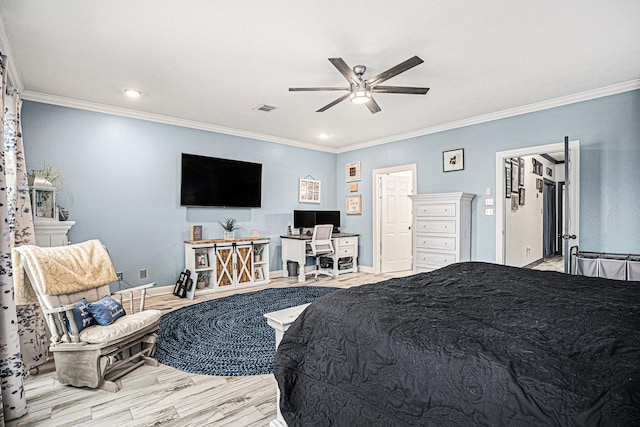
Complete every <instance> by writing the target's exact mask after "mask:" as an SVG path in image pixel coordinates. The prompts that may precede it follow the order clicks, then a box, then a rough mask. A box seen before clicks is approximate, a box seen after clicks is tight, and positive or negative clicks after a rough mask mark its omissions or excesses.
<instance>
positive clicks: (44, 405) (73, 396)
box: [6, 272, 410, 427]
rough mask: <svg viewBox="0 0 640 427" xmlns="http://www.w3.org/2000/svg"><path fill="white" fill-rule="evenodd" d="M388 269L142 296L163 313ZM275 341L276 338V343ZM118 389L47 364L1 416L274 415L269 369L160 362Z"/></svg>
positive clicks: (27, 419)
mask: <svg viewBox="0 0 640 427" xmlns="http://www.w3.org/2000/svg"><path fill="white" fill-rule="evenodd" d="M407 274H410V272H403V273H399V274H398V273H394V274H368V273H350V274H345V275H342V276H339V277H338V278H336V279H333V280H332V279H331V278H329V277H326V278H324V277H321V278H320V280H319V281H318V282H314V281H313V280H308V281H307V282H305V283H304V284H299V283H297V281H296V279H295V278H288V277H286V278H276V279H273V280H272V281H271V283H269V285H265V286H257V287H252V288H245V289H242V290H239V291H236V292H221V293H216V294H209V295H202V296H198V297H196V299H195V300H194V301H190V300H188V299H180V298H177V297H175V296H173V295H156V296H151V297H148V298H147V302H146V305H147V307H148V308H155V309H159V310H162V311H165V312H168V311H171V310H175V309H177V308H180V307H184V306H186V305H190V304H194V303H198V302H202V301H206V300H209V299H213V298H221V297H224V296H228V295H230V294H232V293H238V292H253V291H256V290H259V289H265V288H275V287H287V286H299V285H302V286H305V285H307V286H309V285H310V286H333V287H341V288H348V287H351V286H357V285H362V284H367V283H375V282H379V281H382V280H385V279H388V278H391V277H399V276H403V275H407ZM274 345H275V342H274ZM121 382H122V388H121V390H120V391H119V392H117V393H110V392H107V391H104V390H92V389H88V388H76V387H71V386H64V385H60V384H59V383H58V382H57V381H56V380H55V378H54V366H53V363H51V362H50V363H48V364H46V365H44V366H42V367H41V370H40V373H39V374H38V375H32V376H30V377H29V378H27V380H26V381H25V393H26V397H27V406H28V413H27V414H26V415H25V416H23V417H22V418H19V419H17V420H12V421H8V422H6V425H7V426H8V427H14V426H116V425H117V426H119V427H129V426H267V425H268V424H269V422H270V421H271V420H273V419H274V418H275V416H276V381H275V379H274V377H273V375H258V376H250V377H216V376H207V375H195V374H190V373H186V372H182V371H179V370H177V369H174V368H172V367H169V366H166V365H160V366H159V367H152V366H142V367H140V368H138V369H136V370H135V371H133V372H131V373H130V374H128V375H126V376H124V377H123V378H122V379H121Z"/></svg>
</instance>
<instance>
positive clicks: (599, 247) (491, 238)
mask: <svg viewBox="0 0 640 427" xmlns="http://www.w3.org/2000/svg"><path fill="white" fill-rule="evenodd" d="M565 135H567V136H569V137H570V139H571V140H576V139H577V140H580V147H581V148H580V172H581V176H580V239H581V240H580V248H581V250H587V251H602V252H622V253H640V197H639V196H638V188H640V91H638V90H636V91H632V92H626V93H622V94H618V95H613V96H608V97H605V98H599V99H594V100H590V101H585V102H580V103H576V104H572V105H568V106H563V107H557V108H552V109H548V110H544V111H539V112H535V113H529V114H524V115H520V116H516V117H510V118H506V119H502V120H496V121H492V122H488V123H483V124H479V125H474V126H468V127H464V128H459V129H454V130H451V131H446V132H440V133H436V134H432V135H426V136H421V137H416V138H412V139H408V140H404V141H399V142H395V143H390V144H385V145H379V146H375V147H371V148H365V149H361V150H355V151H350V152H347V153H343V154H340V155H338V160H337V172H338V174H339V176H338V191H337V195H338V199H339V200H344V199H345V196H346V195H347V194H349V191H348V184H347V183H345V180H344V167H345V165H346V164H347V163H349V162H354V161H359V162H361V176H362V182H361V183H360V192H361V193H362V196H363V206H364V207H365V209H363V214H362V215H361V216H350V217H349V218H348V221H349V222H348V227H345V229H348V230H349V231H350V232H354V233H360V234H361V235H362V238H361V245H360V262H361V263H362V264H364V265H372V263H373V253H372V249H373V248H372V245H373V244H372V213H371V208H370V207H371V206H372V201H371V196H372V185H371V179H372V176H371V174H372V170H373V169H380V168H386V167H391V166H396V165H403V164H410V163H416V164H417V175H418V176H417V182H418V193H430V192H449V191H465V192H469V193H473V194H476V197H475V198H474V200H473V203H472V232H471V243H472V250H471V258H472V259H473V260H479V261H490V262H493V261H495V252H496V238H495V233H496V224H495V216H485V215H484V206H481V204H482V203H484V197H485V190H486V188H491V193H492V197H497V196H496V191H495V190H496V189H495V182H496V173H495V159H496V152H500V151H505V150H512V149H516V148H523V147H530V146H537V145H544V144H553V143H561V142H562V141H563V139H564V136H565ZM456 148H464V170H463V171H459V172H447V173H444V172H442V152H443V151H446V150H451V149H456ZM343 203H344V202H343ZM366 207H369V208H368V209H367V208H366Z"/></svg>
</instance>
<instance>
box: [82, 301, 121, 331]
mask: <svg viewBox="0 0 640 427" xmlns="http://www.w3.org/2000/svg"><path fill="white" fill-rule="evenodd" d="M89 313H91V314H92V315H93V317H94V318H95V319H96V322H98V323H99V324H100V325H102V326H107V325H110V324H112V323H113V322H115V321H116V319H117V318H119V317H122V316H124V315H125V314H127V313H125V312H124V308H122V306H121V305H120V303H118V302H117V301H116V300H114V299H113V298H111V297H110V296H106V297H104V298H102V299H101V300H100V301H96V302H92V303H91V304H89Z"/></svg>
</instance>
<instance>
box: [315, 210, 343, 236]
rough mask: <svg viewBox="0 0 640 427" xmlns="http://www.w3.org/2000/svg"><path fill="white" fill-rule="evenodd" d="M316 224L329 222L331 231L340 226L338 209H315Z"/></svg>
mask: <svg viewBox="0 0 640 427" xmlns="http://www.w3.org/2000/svg"><path fill="white" fill-rule="evenodd" d="M316 224H331V225H333V231H337V230H338V229H339V228H340V211H316Z"/></svg>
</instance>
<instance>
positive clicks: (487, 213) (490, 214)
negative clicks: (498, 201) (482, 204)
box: [484, 208, 493, 216]
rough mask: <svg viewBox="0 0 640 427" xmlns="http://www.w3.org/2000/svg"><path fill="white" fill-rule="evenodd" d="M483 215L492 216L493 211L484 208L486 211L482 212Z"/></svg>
mask: <svg viewBox="0 0 640 427" xmlns="http://www.w3.org/2000/svg"><path fill="white" fill-rule="evenodd" d="M484 214H485V215H486V216H492V215H493V209H491V208H486V209H485V210H484Z"/></svg>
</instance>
